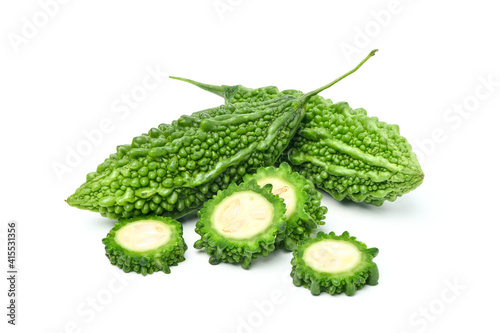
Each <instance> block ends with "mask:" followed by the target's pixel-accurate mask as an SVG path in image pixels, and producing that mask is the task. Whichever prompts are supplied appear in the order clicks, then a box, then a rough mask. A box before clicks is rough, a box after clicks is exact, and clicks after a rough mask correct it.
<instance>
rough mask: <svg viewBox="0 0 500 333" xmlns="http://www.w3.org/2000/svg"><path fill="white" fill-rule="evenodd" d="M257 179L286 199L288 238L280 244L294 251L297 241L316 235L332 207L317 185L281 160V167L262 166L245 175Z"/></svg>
mask: <svg viewBox="0 0 500 333" xmlns="http://www.w3.org/2000/svg"><path fill="white" fill-rule="evenodd" d="M251 179H255V180H256V181H257V184H259V185H260V186H264V185H266V184H271V185H272V186H273V189H272V193H273V194H276V195H279V196H280V197H281V198H283V200H284V202H285V205H286V214H285V216H286V232H285V238H284V239H283V240H282V241H281V242H279V243H278V246H280V247H284V248H285V249H287V250H288V251H293V250H295V248H296V247H297V243H298V242H299V241H300V240H302V239H304V238H306V237H309V236H311V234H315V233H316V232H317V231H318V228H319V225H322V224H325V222H324V221H323V219H324V218H325V214H326V212H327V211H328V209H327V208H326V207H324V206H321V199H322V198H323V195H322V194H321V193H320V192H319V191H318V190H316V188H315V186H314V184H313V183H312V182H311V181H309V180H307V179H305V178H304V177H303V176H301V175H300V174H298V173H297V172H293V171H292V168H291V167H290V165H288V164H287V163H281V164H280V166H279V167H277V168H276V167H267V168H259V169H257V172H256V173H254V174H252V175H250V174H247V175H245V177H244V180H245V181H250V180H251Z"/></svg>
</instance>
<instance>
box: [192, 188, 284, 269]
mask: <svg viewBox="0 0 500 333" xmlns="http://www.w3.org/2000/svg"><path fill="white" fill-rule="evenodd" d="M285 210H286V206H285V204H284V203H283V199H281V198H279V197H277V196H276V195H274V194H272V193H271V186H270V185H268V186H265V187H264V188H261V187H260V186H259V185H257V183H256V181H255V180H253V181H250V182H245V183H242V184H240V185H236V184H234V183H233V184H231V185H229V187H228V188H227V189H225V190H223V191H219V193H218V194H217V195H216V196H214V197H213V198H212V199H211V200H209V201H207V202H206V203H205V205H204V206H203V208H202V209H201V210H200V212H199V213H198V216H199V218H200V219H199V221H198V222H197V223H196V232H197V233H198V234H199V235H200V236H201V239H200V240H198V241H197V242H196V243H195V244H194V247H195V248H197V249H202V248H204V249H205V251H206V252H207V253H208V254H209V255H210V260H209V262H210V263H211V264H214V265H215V264H218V263H220V262H229V263H240V264H241V266H242V267H243V268H245V269H247V268H249V267H250V263H251V261H252V260H253V259H256V258H257V257H259V256H263V257H264V256H267V255H269V253H271V252H272V251H273V250H274V249H275V243H276V242H277V241H280V240H281V239H282V237H283V236H284V231H285V227H286V224H285Z"/></svg>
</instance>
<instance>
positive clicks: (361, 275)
mask: <svg viewBox="0 0 500 333" xmlns="http://www.w3.org/2000/svg"><path fill="white" fill-rule="evenodd" d="M324 239H336V240H343V241H347V242H349V243H351V244H353V245H354V246H355V247H357V248H358V249H359V250H360V251H361V253H362V256H361V262H360V263H359V264H358V265H357V266H355V267H353V268H352V269H350V270H349V271H345V272H340V273H335V274H331V273H325V272H317V271H315V270H314V269H312V268H311V267H309V266H307V265H306V263H305V262H304V260H303V255H304V251H305V250H306V249H307V248H308V247H309V246H310V245H311V244H313V243H315V242H319V241H322V240H324ZM377 254H378V249H377V248H370V249H368V248H367V246H366V244H364V243H361V242H359V241H357V240H356V237H350V236H349V233H348V232H347V231H346V232H344V233H343V234H342V235H340V236H336V235H335V233H333V232H330V233H329V234H325V233H323V232H319V233H318V235H317V236H316V237H315V238H308V239H306V240H305V241H302V242H301V243H300V244H299V246H298V247H297V249H296V250H295V251H294V252H293V258H292V261H291V263H292V272H291V273H290V276H291V277H292V278H293V284H294V285H296V286H297V287H300V286H304V287H305V288H307V289H310V290H311V294H313V295H315V296H317V295H319V294H321V292H326V293H328V294H330V295H335V294H340V293H345V294H346V295H348V296H352V295H354V293H355V292H356V290H359V289H361V288H363V287H364V286H365V284H368V285H371V286H374V285H377V284H378V279H379V272H378V267H377V264H375V263H374V262H373V258H374V257H376V256H377Z"/></svg>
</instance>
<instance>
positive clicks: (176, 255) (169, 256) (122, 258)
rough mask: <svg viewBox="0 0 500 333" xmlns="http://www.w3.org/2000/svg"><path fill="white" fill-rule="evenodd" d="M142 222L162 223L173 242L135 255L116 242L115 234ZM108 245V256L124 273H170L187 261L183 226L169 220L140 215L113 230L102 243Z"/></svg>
mask: <svg viewBox="0 0 500 333" xmlns="http://www.w3.org/2000/svg"><path fill="white" fill-rule="evenodd" d="M140 220H154V221H159V222H162V223H164V224H166V225H168V226H169V227H170V230H171V232H172V234H171V237H170V240H169V241H168V242H167V243H166V244H164V245H162V246H160V247H159V248H156V249H153V250H150V251H147V252H136V251H130V250H127V249H125V248H123V247H122V246H121V245H119V244H118V243H117V242H116V240H115V235H116V232H117V231H118V230H119V229H121V228H122V227H123V226H125V225H127V224H129V223H132V222H135V221H140ZM102 242H103V243H104V245H105V250H106V257H108V258H109V261H110V262H111V264H113V265H116V266H118V267H120V268H121V269H122V270H123V271H124V272H126V273H128V272H132V271H133V272H136V273H139V274H142V275H147V274H153V273H154V272H158V271H162V272H164V273H166V274H169V273H170V267H171V266H177V264H178V263H179V262H182V261H184V260H185V258H184V253H185V252H186V249H187V245H186V243H185V242H184V239H183V238H182V225H181V224H180V223H179V222H177V221H175V220H174V219H172V218H169V217H159V216H152V215H151V216H140V217H135V218H131V219H120V220H119V221H118V223H116V224H115V226H114V227H113V229H111V231H110V232H109V233H108V235H107V236H106V238H104V239H103V240H102Z"/></svg>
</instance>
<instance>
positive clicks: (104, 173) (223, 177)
mask: <svg viewBox="0 0 500 333" xmlns="http://www.w3.org/2000/svg"><path fill="white" fill-rule="evenodd" d="M374 53H375V51H372V52H371V53H370V55H369V56H368V57H366V58H365V59H364V60H363V61H362V62H361V63H360V64H359V65H358V66H357V67H356V68H354V69H353V70H351V71H350V72H348V73H347V74H345V75H343V76H341V77H340V78H338V79H336V80H335V81H333V82H331V83H329V84H327V85H325V86H323V87H321V88H319V89H316V90H314V91H311V92H310V93H308V94H303V95H301V96H299V97H297V96H294V95H290V94H283V93H277V94H275V97H274V98H271V99H269V98H267V99H261V100H252V101H249V102H244V101H242V102H235V103H227V104H225V105H222V106H219V107H216V108H212V109H207V110H203V111H199V112H195V113H194V114H192V115H191V116H182V117H181V118H180V119H179V120H177V121H174V122H172V124H170V125H167V124H161V125H159V126H158V128H152V129H151V130H150V131H149V132H148V133H147V134H143V135H141V136H137V137H135V138H134V139H133V140H132V143H131V144H130V145H122V146H118V147H117V152H116V154H111V155H110V156H109V158H107V159H106V160H105V161H104V162H103V163H102V164H100V165H99V166H98V167H97V171H96V172H92V173H89V174H88V175H87V181H86V182H85V183H84V184H82V185H81V186H80V188H78V189H77V190H76V191H75V193H74V194H73V195H71V196H70V197H69V198H68V199H67V202H68V204H69V205H71V206H74V207H77V208H81V209H86V210H90V211H94V212H99V213H101V215H103V216H105V217H108V218H110V219H115V218H120V217H125V218H128V217H132V216H139V215H146V214H155V215H165V216H170V217H173V218H177V217H181V216H184V215H186V214H189V213H191V212H193V211H197V210H198V209H199V208H200V207H201V205H202V204H203V202H205V201H206V200H208V199H209V198H211V197H212V196H213V194H215V193H217V191H218V190H220V189H225V188H226V187H227V186H228V185H229V184H230V183H233V182H235V183H239V182H241V181H242V176H244V175H245V174H247V173H253V172H255V170H256V169H257V168H258V167H261V166H270V165H273V164H274V163H275V162H276V160H277V158H278V157H279V156H280V155H281V154H282V152H283V151H284V149H285V148H286V147H287V146H288V144H289V142H290V140H291V139H292V137H293V136H294V134H295V132H296V130H297V128H298V127H299V125H300V122H301V120H302V118H303V116H304V114H305V109H304V105H305V104H306V103H307V101H308V100H309V99H310V98H311V97H313V96H314V95H316V94H318V93H319V92H321V91H322V90H324V89H327V88H329V87H331V86H332V85H333V84H335V83H336V82H338V81H340V80H341V79H343V78H344V77H346V76H348V75H350V74H351V73H353V72H355V71H356V70H357V69H358V68H359V67H361V65H362V64H363V63H364V62H365V61H366V60H368V58H370V57H371V56H373V54H374ZM187 81H189V80H187ZM190 82H194V81H190ZM196 84H197V85H201V84H198V83H196ZM210 87H211V86H210ZM210 87H209V86H208V85H206V87H204V88H206V89H208V90H210ZM214 89H215V88H214ZM217 89H218V90H217V91H216V92H217V93H218V94H221V95H224V96H233V95H234V96H236V95H238V94H239V93H241V92H242V91H247V92H248V91H250V90H249V89H246V90H245V89H244V88H243V87H241V86H222V87H218V88H217ZM276 90H277V89H276V88H274V89H273V88H263V91H274V92H275V91H276ZM252 94H253V93H252ZM273 94H274V93H270V95H273ZM268 95H269V94H268ZM266 96H267V95H266Z"/></svg>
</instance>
